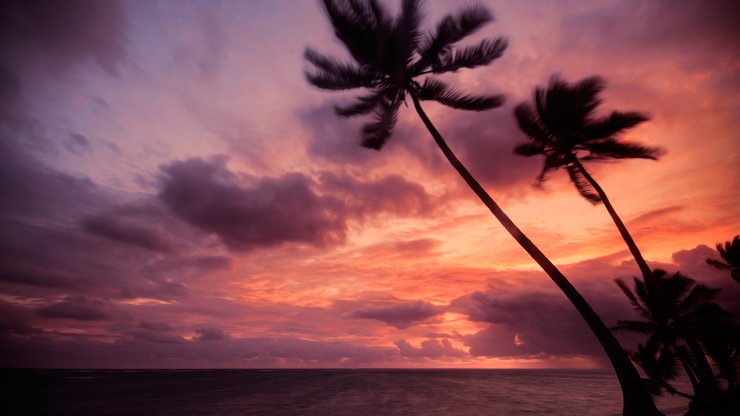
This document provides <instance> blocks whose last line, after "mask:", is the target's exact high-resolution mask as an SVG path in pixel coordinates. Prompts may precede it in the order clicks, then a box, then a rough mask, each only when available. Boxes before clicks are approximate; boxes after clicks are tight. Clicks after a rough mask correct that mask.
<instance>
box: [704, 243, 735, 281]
mask: <svg viewBox="0 0 740 416" xmlns="http://www.w3.org/2000/svg"><path fill="white" fill-rule="evenodd" d="M717 251H719V255H720V256H722V259H724V261H725V262H724V263H723V262H721V261H719V260H715V259H707V263H708V264H709V265H710V266H714V267H716V268H718V269H721V270H729V271H730V275H731V276H732V278H733V279H735V281H736V282H738V283H740V235H736V236H735V238H733V239H732V241H727V242H725V246H724V247H722V244H719V243H718V244H717Z"/></svg>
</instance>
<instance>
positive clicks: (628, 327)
mask: <svg viewBox="0 0 740 416" xmlns="http://www.w3.org/2000/svg"><path fill="white" fill-rule="evenodd" d="M616 283H617V285H618V286H619V288H620V289H622V292H624V294H625V295H626V296H627V298H629V300H630V303H632V306H634V308H635V309H636V310H637V312H638V313H639V314H640V315H641V316H642V318H643V319H644V320H642V321H635V320H624V321H618V324H617V326H616V327H615V328H614V329H617V330H622V331H629V332H637V333H641V334H644V335H648V340H647V345H646V348H645V351H650V352H652V353H653V354H659V355H660V356H665V360H668V361H669V362H665V363H664V364H665V365H667V367H664V368H663V369H664V370H669V369H670V367H671V365H670V364H673V363H674V362H673V361H672V357H674V356H676V357H678V358H679V360H680V362H681V364H682V366H683V367H684V370H685V371H686V373H687V375H688V376H689V379H690V380H691V382H692V385H693V387H694V396H695V398H697V399H698V400H708V399H709V398H710V397H711V394H713V392H714V391H715V390H716V382H715V380H714V375H713V373H712V370H711V368H710V367H709V363H708V361H707V359H706V357H705V349H706V350H711V349H712V348H707V347H711V346H721V345H719V344H725V345H724V346H730V347H732V346H733V345H734V344H732V342H730V340H729V338H728V335H729V334H730V333H731V332H733V331H735V330H736V329H734V328H735V325H734V324H733V323H732V320H731V315H730V314H729V313H727V312H726V311H725V310H724V309H722V307H720V306H719V305H718V304H717V303H715V302H714V299H715V298H716V297H717V294H718V293H719V291H720V289H714V288H709V287H707V286H705V285H703V284H697V283H696V281H695V280H693V279H691V278H689V277H686V276H684V275H682V274H681V273H675V274H673V275H672V276H668V274H667V273H666V272H665V271H664V270H660V269H656V270H655V271H654V272H653V275H652V278H651V279H650V281H642V280H640V279H638V278H635V279H634V288H635V290H634V292H633V291H632V290H630V289H629V287H627V284H626V283H625V282H623V281H621V280H618V279H617V280H616ZM645 351H641V353H644V352H645ZM709 352H711V351H709ZM718 352H719V351H718ZM719 355H721V354H718V356H719ZM725 355H727V354H725ZM639 358H640V359H644V358H645V357H644V354H643V356H640V357H639ZM723 359H724V357H723ZM732 360H734V358H730V359H729V361H728V362H727V363H724V362H720V361H722V360H718V359H715V362H716V363H717V364H718V365H719V366H720V367H721V368H720V369H721V370H722V371H723V372H724V373H725V374H727V376H726V377H727V378H728V380H731V379H732V380H733V381H734V378H733V377H732V375H731V373H732V366H733V365H735V364H734V363H731V362H730V361H732ZM638 363H640V364H648V365H649V364H650V363H649V362H645V360H643V362H642V363H641V362H640V361H638ZM724 364H727V365H724ZM724 368H726V369H724ZM646 372H648V373H649V372H650V371H649V370H648V369H646ZM668 374H671V372H670V371H669V372H668ZM668 379H669V378H665V377H663V380H664V381H668ZM663 386H664V387H667V386H668V385H667V384H663Z"/></svg>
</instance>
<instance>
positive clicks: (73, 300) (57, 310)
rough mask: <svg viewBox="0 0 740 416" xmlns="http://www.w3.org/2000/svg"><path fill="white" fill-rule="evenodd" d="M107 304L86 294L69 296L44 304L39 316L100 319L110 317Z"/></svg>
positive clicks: (83, 319) (82, 319)
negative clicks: (106, 309) (107, 312)
mask: <svg viewBox="0 0 740 416" xmlns="http://www.w3.org/2000/svg"><path fill="white" fill-rule="evenodd" d="M104 306H105V304H104V303H103V302H101V301H99V300H95V299H88V298H86V297H85V296H69V297H67V298H66V299H64V300H63V301H61V302H58V303H55V304H52V305H49V306H44V307H42V308H40V309H39V310H38V314H39V316H42V317H44V318H52V319H75V320H78V321H100V320H103V319H106V318H108V315H107V314H106V313H105V311H104Z"/></svg>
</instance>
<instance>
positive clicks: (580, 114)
mask: <svg viewBox="0 0 740 416" xmlns="http://www.w3.org/2000/svg"><path fill="white" fill-rule="evenodd" d="M603 90H604V80H603V79H601V78H599V77H590V78H586V79H584V80H582V81H580V82H578V83H576V84H575V85H569V84H568V83H566V82H564V81H562V80H560V79H559V78H557V77H553V78H552V79H551V80H550V85H549V86H548V87H547V89H542V88H537V89H536V90H535V92H534V106H533V105H531V104H528V103H522V104H520V105H519V106H517V107H516V109H515V110H514V115H515V117H516V120H517V122H518V124H519V128H520V129H521V130H522V131H523V132H524V133H525V134H526V135H527V136H528V138H529V141H528V142H526V143H523V144H520V145H519V146H517V147H516V148H515V150H514V152H515V153H516V154H518V155H521V156H536V155H543V156H545V163H544V166H543V168H542V171H541V172H540V174H539V175H538V176H537V184H538V185H541V184H542V183H543V182H544V181H545V180H546V179H547V175H548V173H550V172H551V171H553V170H557V169H559V168H564V169H565V171H566V172H568V175H569V176H570V180H571V182H573V184H574V185H575V186H576V189H578V192H579V193H580V194H581V196H583V197H584V198H586V199H587V200H588V201H590V202H592V203H594V204H597V203H599V202H603V203H604V206H605V207H606V209H607V211H609V215H611V217H612V220H613V221H614V223H615V224H616V226H617V228H618V229H619V232H620V234H621V235H622V238H623V239H624V241H625V243H627V246H628V247H629V250H630V252H631V253H632V256H633V257H634V258H635V261H636V262H637V265H638V267H639V268H640V271H641V272H642V275H643V277H645V278H646V279H647V278H649V276H650V274H651V270H650V267H649V266H648V264H647V262H646V261H645V259H644V258H643V257H642V254H641V253H640V250H639V249H638V248H637V244H635V241H634V239H633V238H632V236H631V235H630V233H629V231H628V230H627V227H626V226H625V225H624V223H623V222H622V220H621V218H619V215H617V212H616V210H615V209H614V207H613V206H612V204H611V202H610V201H609V198H607V196H606V193H605V192H604V190H603V189H602V188H601V186H599V184H598V183H597V182H596V180H594V178H593V177H592V176H591V175H590V174H589V172H588V171H587V170H586V168H585V167H584V166H583V163H582V162H588V161H592V160H603V159H627V158H641V159H656V158H657V156H658V154H659V153H660V151H659V149H658V148H655V147H646V146H643V145H640V144H636V143H630V142H626V141H624V140H621V139H620V138H619V136H620V134H621V133H622V132H624V131H625V130H627V129H629V128H632V127H634V126H636V125H638V124H640V123H642V122H644V121H646V120H648V117H647V116H646V115H644V114H641V113H636V112H626V113H625V112H619V111H614V112H612V113H611V114H609V115H608V116H606V117H601V118H597V117H594V111H595V110H596V108H597V107H598V106H599V104H601V99H600V98H599V93H600V92H601V91H603Z"/></svg>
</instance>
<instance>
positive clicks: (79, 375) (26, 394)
mask: <svg viewBox="0 0 740 416" xmlns="http://www.w3.org/2000/svg"><path fill="white" fill-rule="evenodd" d="M2 378H3V383H2V384H3V386H4V387H2V393H0V398H2V399H3V403H4V406H3V409H8V408H10V412H9V413H8V412H6V411H3V414H6V415H86V416H94V415H148V416H165V415H172V416H175V415H177V416H182V415H213V416H227V415H229V416H231V415H233V416H237V415H238V416H247V415H308V416H319V415H320V416H332V415H337V416H339V415H342V416H346V415H404V416H415V415H419V416H421V415H424V416H429V415H445V416H457V415H459V416H476V415H486V416H490V415H563V416H565V415H567V416H572V415H578V416H591V415H593V416H603V415H619V414H620V413H621V394H620V392H619V386H618V384H617V380H616V378H615V376H614V374H613V373H612V372H611V371H608V370H524V369H522V370H501V369H497V370H467V369H465V370H463V369H460V370H438V369H413V370H407V369H384V370H377V369H360V370H345V369H341V370H339V369H337V370H334V369H326V370H313V369H312V370H283V369H280V370H2ZM658 406H659V408H660V409H661V410H663V411H664V412H666V414H667V415H680V414H683V413H684V412H685V411H686V400H684V399H680V398H675V397H671V396H666V397H661V398H659V400H658Z"/></svg>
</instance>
